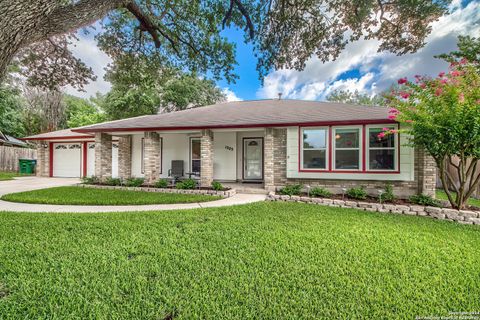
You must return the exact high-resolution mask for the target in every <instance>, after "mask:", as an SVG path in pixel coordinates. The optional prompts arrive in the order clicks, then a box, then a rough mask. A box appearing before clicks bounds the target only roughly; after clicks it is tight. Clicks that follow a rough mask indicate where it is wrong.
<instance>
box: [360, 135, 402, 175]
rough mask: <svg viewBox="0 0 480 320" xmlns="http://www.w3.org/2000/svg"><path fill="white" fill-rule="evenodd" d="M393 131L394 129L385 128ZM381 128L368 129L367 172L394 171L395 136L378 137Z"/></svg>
mask: <svg viewBox="0 0 480 320" xmlns="http://www.w3.org/2000/svg"><path fill="white" fill-rule="evenodd" d="M387 128H388V129H394V127H387ZM383 131H384V130H383V127H382V128H377V127H375V128H368V153H367V154H368V160H367V161H368V170H395V169H396V159H397V157H396V152H397V151H396V141H395V140H396V137H397V135H396V134H388V135H385V136H384V137H381V136H380V137H379V134H380V133H381V132H383Z"/></svg>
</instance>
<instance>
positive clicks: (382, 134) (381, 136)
mask: <svg viewBox="0 0 480 320" xmlns="http://www.w3.org/2000/svg"><path fill="white" fill-rule="evenodd" d="M377 137H378V138H379V139H383V138H385V132H380V133H379V134H378V135H377Z"/></svg>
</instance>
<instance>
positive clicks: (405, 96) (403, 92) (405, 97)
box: [400, 91, 410, 99]
mask: <svg viewBox="0 0 480 320" xmlns="http://www.w3.org/2000/svg"><path fill="white" fill-rule="evenodd" d="M400 96H401V97H402V98H403V99H408V97H410V93H408V92H405V91H402V92H400Z"/></svg>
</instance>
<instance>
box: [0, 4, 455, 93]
mask: <svg viewBox="0 0 480 320" xmlns="http://www.w3.org/2000/svg"><path fill="white" fill-rule="evenodd" d="M448 3H449V1H447V0H388V1H387V0H366V1H347V0H303V1H291V0H266V1H258V0H192V1H183V0H29V1H25V0H8V1H0V81H1V79H2V78H4V77H5V73H6V71H7V68H8V66H9V64H11V63H12V61H13V60H14V57H15V56H16V55H18V54H19V52H21V51H22V50H23V49H26V48H32V46H36V45H37V44H41V43H47V42H48V43H47V45H48V46H53V47H52V49H55V50H52V52H55V53H58V54H59V56H58V57H59V59H48V61H47V62H48V63H49V65H50V69H55V67H56V66H57V65H58V64H64V63H65V62H66V61H69V63H70V66H71V67H72V68H71V69H68V70H70V71H69V72H68V73H63V75H64V76H70V77H72V78H73V80H75V81H76V82H77V83H79V84H80V85H81V84H82V81H79V78H78V77H77V75H78V76H80V77H83V78H88V77H91V76H92V75H91V73H90V72H89V70H88V68H85V67H84V66H83V65H81V64H79V63H77V61H74V60H72V59H67V60H65V59H63V58H65V57H69V53H68V51H69V47H68V46H65V45H64V44H65V41H68V40H66V39H65V38H62V37H65V35H68V34H72V33H75V32H76V31H77V30H79V29H82V28H85V27H87V26H91V25H93V24H95V23H96V22H98V21H102V22H103V26H102V28H101V29H100V30H99V34H98V36H97V40H98V42H99V44H100V46H101V48H102V49H103V50H105V51H106V52H107V53H108V54H109V55H110V56H111V57H112V58H113V59H114V60H115V56H116V55H120V54H123V53H125V52H129V53H139V54H142V55H151V54H153V53H155V54H159V55H160V56H161V57H162V58H163V60H164V61H165V62H168V63H171V64H172V65H174V66H176V67H179V68H181V70H188V71H191V72H196V73H198V74H208V75H211V76H212V77H213V78H220V77H222V78H225V79H227V80H230V81H232V80H234V78H235V76H234V74H233V68H234V65H235V63H236V62H235V52H234V51H235V46H234V44H233V43H232V42H231V41H229V40H228V39H227V38H226V37H225V36H224V35H222V34H221V31H222V29H223V28H225V27H238V28H241V29H244V30H245V39H246V41H251V42H252V43H253V46H254V48H255V54H256V56H257V58H258V70H259V72H260V76H264V75H266V74H267V73H268V72H269V71H270V70H271V69H272V68H275V69H281V68H294V69H298V70H301V69H303V68H304V66H305V62H306V61H307V60H308V59H309V58H310V57H311V56H312V55H316V56H318V57H319V58H320V59H321V60H323V61H327V60H331V59H335V58H336V57H337V56H338V55H339V53H340V52H341V51H342V49H343V48H344V47H345V45H346V44H347V43H348V42H351V41H356V40H358V39H360V38H366V39H377V40H379V43H380V45H379V50H387V51H390V52H394V53H397V54H405V53H408V52H414V51H416V50H417V49H419V48H420V47H422V46H423V45H424V40H425V38H426V36H427V35H428V33H429V32H430V30H431V27H430V25H431V23H432V22H433V21H435V20H437V19H438V18H439V17H440V16H442V15H443V14H445V13H446V12H447V7H448ZM58 37H60V38H58ZM33 50H34V51H35V52H34V54H32V55H27V57H28V62H29V64H30V65H32V66H34V68H33V69H32V72H36V71H37V70H38V71H40V70H42V68H37V66H38V65H37V64H36V63H37V62H35V63H34V60H35V61H38V60H37V59H41V57H42V55H41V54H39V53H40V52H41V50H43V49H42V48H41V47H33ZM62 61H63V62H62ZM43 69H44V68H43ZM74 72H78V73H75V75H74ZM35 79H41V77H40V78H39V77H37V78H35ZM43 79H48V78H45V77H44V78H43ZM60 80H61V79H58V78H57V80H56V81H58V82H61V81H60Z"/></svg>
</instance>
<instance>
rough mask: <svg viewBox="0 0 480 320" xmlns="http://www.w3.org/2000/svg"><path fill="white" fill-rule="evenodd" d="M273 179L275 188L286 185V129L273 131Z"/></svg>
mask: <svg viewBox="0 0 480 320" xmlns="http://www.w3.org/2000/svg"><path fill="white" fill-rule="evenodd" d="M273 177H274V185H275V187H278V186H284V185H285V184H286V183H287V129H285V128H283V129H274V130H273Z"/></svg>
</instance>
